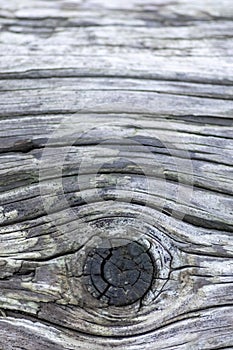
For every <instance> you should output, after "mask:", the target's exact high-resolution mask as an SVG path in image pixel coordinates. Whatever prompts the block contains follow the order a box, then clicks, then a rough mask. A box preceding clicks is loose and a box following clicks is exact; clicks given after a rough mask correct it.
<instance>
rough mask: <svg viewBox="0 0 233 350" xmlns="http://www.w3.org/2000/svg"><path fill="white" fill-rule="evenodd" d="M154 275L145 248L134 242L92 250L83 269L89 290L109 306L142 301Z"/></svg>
mask: <svg viewBox="0 0 233 350" xmlns="http://www.w3.org/2000/svg"><path fill="white" fill-rule="evenodd" d="M154 273H155V267H154V263H153V260H152V257H151V255H150V253H149V251H148V248H146V247H145V246H143V245H142V244H141V243H138V242H134V241H133V242H130V243H128V244H126V245H122V246H116V247H111V248H102V247H101V248H93V249H92V250H91V251H90V252H89V254H88V257H87V259H86V263H85V266H84V274H85V276H86V281H87V282H86V283H87V289H88V291H89V292H90V293H91V294H92V296H94V297H95V298H97V299H99V300H100V301H103V302H105V303H107V304H108V305H110V306H126V305H130V304H133V303H134V302H136V301H138V300H140V299H142V298H143V297H144V295H145V294H146V293H147V292H148V290H149V289H150V287H151V284H152V280H153V276H154Z"/></svg>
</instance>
